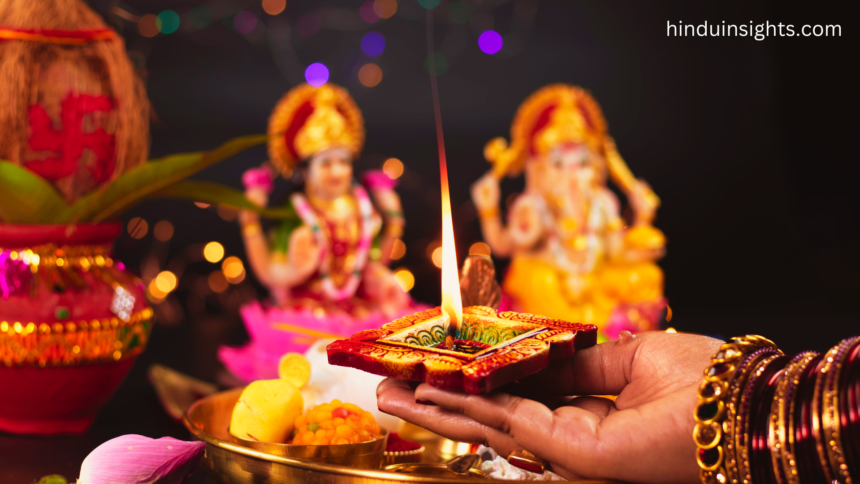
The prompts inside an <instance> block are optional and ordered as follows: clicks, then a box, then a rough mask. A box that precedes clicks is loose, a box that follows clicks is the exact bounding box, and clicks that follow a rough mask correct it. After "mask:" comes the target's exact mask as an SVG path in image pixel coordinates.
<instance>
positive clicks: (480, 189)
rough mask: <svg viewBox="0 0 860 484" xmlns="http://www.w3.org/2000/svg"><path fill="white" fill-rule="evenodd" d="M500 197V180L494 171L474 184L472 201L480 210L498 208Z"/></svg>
mask: <svg viewBox="0 0 860 484" xmlns="http://www.w3.org/2000/svg"><path fill="white" fill-rule="evenodd" d="M500 199H501V190H500V189H499V180H498V179H497V178H496V177H495V175H493V173H492V172H490V173H487V174H486V175H484V176H482V177H481V178H480V179H478V181H476V182H475V183H474V184H472V201H473V202H474V203H475V206H476V207H478V210H479V211H481V210H492V209H494V208H498V206H499V200H500Z"/></svg>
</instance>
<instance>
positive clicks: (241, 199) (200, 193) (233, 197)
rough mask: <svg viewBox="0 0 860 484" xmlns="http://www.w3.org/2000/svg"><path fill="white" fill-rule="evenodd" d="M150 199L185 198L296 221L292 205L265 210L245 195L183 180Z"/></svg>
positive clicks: (206, 183) (200, 182) (214, 184)
mask: <svg viewBox="0 0 860 484" xmlns="http://www.w3.org/2000/svg"><path fill="white" fill-rule="evenodd" d="M150 197H151V198H185V199H188V200H193V201H195V202H204V203H212V204H219V205H227V206H230V207H234V208H240V209H245V210H254V211H256V212H258V213H259V214H260V215H262V216H263V217H267V218H279V219H298V216H297V215H296V212H295V210H293V208H292V207H293V206H292V205H288V206H287V207H286V208H266V207H261V206H259V205H257V204H256V203H254V202H252V201H250V200H248V199H247V198H245V194H243V193H242V192H240V191H239V190H236V189H235V188H231V187H228V186H225V185H220V184H218V183H212V182H203V181H195V180H184V181H181V182H177V183H174V184H173V185H170V186H167V187H164V188H162V189H161V190H159V191H157V192H155V193H153V194H152V195H150Z"/></svg>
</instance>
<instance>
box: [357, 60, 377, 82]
mask: <svg viewBox="0 0 860 484" xmlns="http://www.w3.org/2000/svg"><path fill="white" fill-rule="evenodd" d="M358 81H359V82H361V85H362V86H364V87H374V86H376V85H377V84H379V83H380V82H382V69H380V68H379V66H378V65H376V64H365V65H363V66H361V69H359V70H358Z"/></svg>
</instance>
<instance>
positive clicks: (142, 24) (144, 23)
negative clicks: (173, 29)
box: [137, 13, 161, 37]
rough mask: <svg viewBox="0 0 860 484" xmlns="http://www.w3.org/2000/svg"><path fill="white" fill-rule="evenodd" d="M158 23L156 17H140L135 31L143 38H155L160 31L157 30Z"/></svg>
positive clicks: (148, 15)
mask: <svg viewBox="0 0 860 484" xmlns="http://www.w3.org/2000/svg"><path fill="white" fill-rule="evenodd" d="M160 23H161V22H160V21H159V20H158V17H156V16H155V15H153V14H151V13H150V14H147V15H144V16H143V17H140V20H139V21H138V22H137V30H139V31H140V35H142V36H144V37H155V36H156V35H158V32H159V31H160V30H161V29H159V24H160Z"/></svg>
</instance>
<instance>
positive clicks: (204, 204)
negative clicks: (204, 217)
mask: <svg viewBox="0 0 860 484" xmlns="http://www.w3.org/2000/svg"><path fill="white" fill-rule="evenodd" d="M194 205H197V207H198V208H209V204H208V203H206V202H194Z"/></svg>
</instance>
